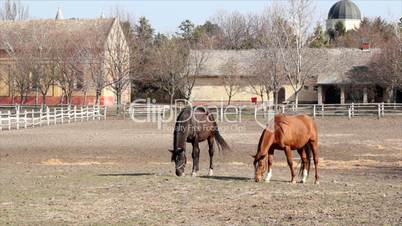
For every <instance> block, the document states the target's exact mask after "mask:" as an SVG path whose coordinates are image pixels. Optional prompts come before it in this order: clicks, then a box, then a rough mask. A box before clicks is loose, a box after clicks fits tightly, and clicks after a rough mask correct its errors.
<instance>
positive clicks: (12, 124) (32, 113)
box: [0, 105, 106, 130]
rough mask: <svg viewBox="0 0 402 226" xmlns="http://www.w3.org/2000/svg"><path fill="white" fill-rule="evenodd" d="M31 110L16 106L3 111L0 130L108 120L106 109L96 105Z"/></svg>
mask: <svg viewBox="0 0 402 226" xmlns="http://www.w3.org/2000/svg"><path fill="white" fill-rule="evenodd" d="M23 108H26V109H23ZM29 108H30V106H15V108H14V109H8V110H4V109H1V110H2V111H0V130H12V129H17V130H18V129H21V128H34V127H40V126H45V125H47V126H49V125H56V124H64V123H72V122H83V121H88V120H101V119H106V107H100V106H95V105H94V106H80V107H77V106H61V107H40V108H33V109H29Z"/></svg>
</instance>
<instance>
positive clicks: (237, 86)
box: [220, 57, 243, 104]
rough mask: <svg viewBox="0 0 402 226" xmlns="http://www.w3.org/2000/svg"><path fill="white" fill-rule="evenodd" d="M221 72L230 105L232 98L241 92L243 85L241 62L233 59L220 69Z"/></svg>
mask: <svg viewBox="0 0 402 226" xmlns="http://www.w3.org/2000/svg"><path fill="white" fill-rule="evenodd" d="M220 71H221V73H222V75H223V84H224V87H225V91H226V94H227V95H228V104H230V103H231V101H232V98H233V97H234V96H236V95H237V94H238V93H239V92H240V91H241V89H242V85H243V84H242V81H241V76H240V73H241V68H240V65H239V62H237V61H236V60H235V59H234V58H232V57H231V58H229V59H228V60H227V61H226V63H225V64H223V65H222V66H221V67H220Z"/></svg>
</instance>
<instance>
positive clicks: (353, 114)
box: [352, 103, 355, 117]
mask: <svg viewBox="0 0 402 226" xmlns="http://www.w3.org/2000/svg"><path fill="white" fill-rule="evenodd" d="M352 117H355V104H354V103H352Z"/></svg>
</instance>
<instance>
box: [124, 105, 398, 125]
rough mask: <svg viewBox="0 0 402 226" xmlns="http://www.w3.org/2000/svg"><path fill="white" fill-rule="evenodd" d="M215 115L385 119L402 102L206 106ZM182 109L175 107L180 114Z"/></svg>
mask: <svg viewBox="0 0 402 226" xmlns="http://www.w3.org/2000/svg"><path fill="white" fill-rule="evenodd" d="M205 107H206V108H208V110H209V111H210V112H211V113H212V114H214V115H215V118H216V119H217V120H219V121H221V120H222V119H223V118H224V117H226V116H235V117H238V119H241V118H242V117H247V116H248V117H249V118H250V116H251V117H255V118H256V117H266V118H269V115H271V116H272V115H273V114H274V113H278V112H281V113H286V114H307V115H310V116H312V117H314V118H318V117H320V118H324V117H330V116H340V117H348V118H349V119H352V118H355V117H363V116H371V117H376V118H379V119H380V118H383V117H386V116H402V104H400V103H369V104H360V103H359V104H355V103H350V104H299V105H298V106H297V107H296V105H293V104H289V105H276V106H273V105H230V106H222V105H220V106H205ZM181 109H182V108H176V107H175V108H173V109H172V110H173V112H176V114H177V113H178V112H179V111H180V110H181ZM170 110H171V108H170V107H169V106H168V105H152V104H142V105H131V106H130V108H129V110H127V111H126V112H127V113H129V115H130V116H131V117H132V116H133V115H135V116H144V117H148V118H149V117H150V118H152V119H154V118H155V117H158V118H162V119H164V118H165V117H166V116H169V115H170V114H171V113H172V112H170Z"/></svg>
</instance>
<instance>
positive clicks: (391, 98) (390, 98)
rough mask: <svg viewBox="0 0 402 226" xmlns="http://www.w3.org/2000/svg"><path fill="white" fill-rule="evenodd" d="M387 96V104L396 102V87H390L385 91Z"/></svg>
mask: <svg viewBox="0 0 402 226" xmlns="http://www.w3.org/2000/svg"><path fill="white" fill-rule="evenodd" d="M385 93H386V94H385V95H386V98H387V99H386V102H387V103H392V102H393V101H394V87H388V88H386V90H385Z"/></svg>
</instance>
